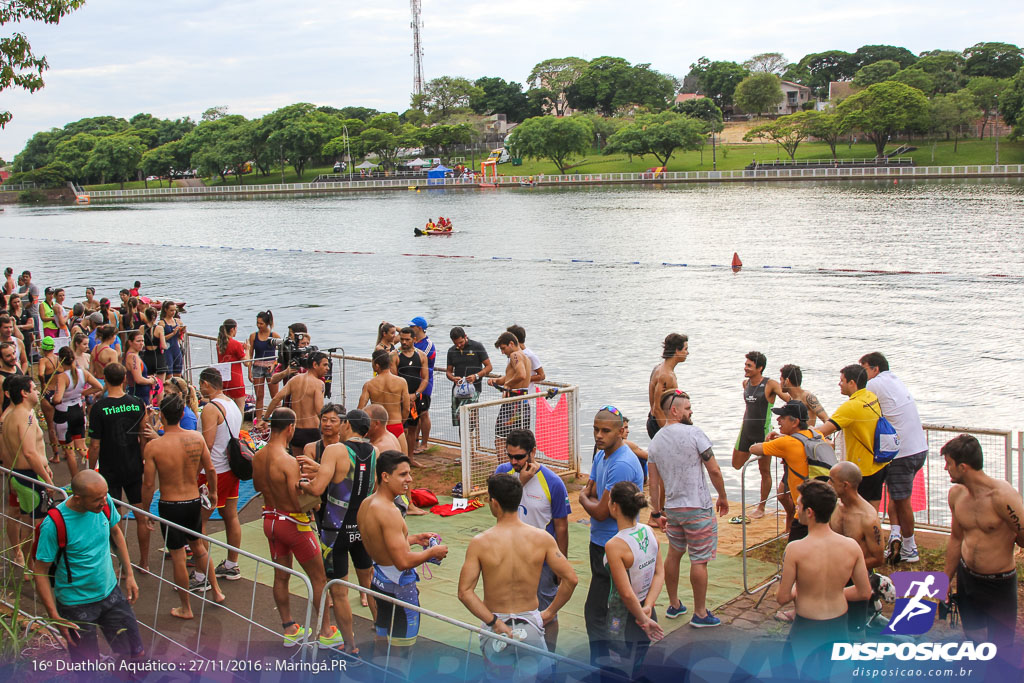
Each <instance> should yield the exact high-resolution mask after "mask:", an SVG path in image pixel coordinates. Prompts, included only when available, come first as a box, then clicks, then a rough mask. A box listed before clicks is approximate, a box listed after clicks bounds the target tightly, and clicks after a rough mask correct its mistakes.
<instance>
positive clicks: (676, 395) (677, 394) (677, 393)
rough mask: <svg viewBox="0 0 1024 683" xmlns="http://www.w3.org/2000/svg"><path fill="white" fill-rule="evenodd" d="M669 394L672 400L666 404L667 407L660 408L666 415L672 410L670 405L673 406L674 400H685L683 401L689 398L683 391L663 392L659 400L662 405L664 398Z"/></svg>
mask: <svg viewBox="0 0 1024 683" xmlns="http://www.w3.org/2000/svg"><path fill="white" fill-rule="evenodd" d="M670 393H671V395H672V400H671V401H669V402H668V405H667V406H664V407H663V408H662V410H663V411H664V412H666V413H667V412H668V411H670V410H672V405H673V404H674V403H675V402H676V399H677V398H685V399H687V400H689V398H690V395H689V394H687V393H686V392H685V391H680V390H679V389H669V390H668V391H665V392H663V393H662V394H661V400H662V403H664V401H665V398H666V397H667V396H668V395H669V394H670Z"/></svg>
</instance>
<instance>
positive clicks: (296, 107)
mask: <svg viewBox="0 0 1024 683" xmlns="http://www.w3.org/2000/svg"><path fill="white" fill-rule="evenodd" d="M396 118H397V117H396ZM263 124H264V125H265V126H266V127H267V129H268V130H270V131H271V132H270V134H269V135H268V136H267V145H268V146H269V147H270V148H271V150H275V151H278V154H279V155H281V156H283V157H284V158H285V159H287V160H288V163H289V164H291V165H292V168H294V169H295V174H296V176H297V177H298V178H299V179H300V180H301V179H302V174H303V172H304V171H305V169H306V166H307V165H308V164H309V162H310V161H312V160H313V159H314V158H318V157H319V156H320V155H321V153H322V150H323V147H324V145H325V144H326V143H327V141H328V140H330V139H331V138H334V137H337V136H338V134H339V133H340V132H341V120H340V119H339V118H338V117H337V116H333V115H331V114H325V113H324V112H321V111H317V110H316V107H315V106H314V105H312V104H309V103H308V102H300V103H297V104H291V105H288V106H287V107H282V108H281V109H278V110H276V111H273V112H271V113H270V114H267V115H266V116H264V117H263Z"/></svg>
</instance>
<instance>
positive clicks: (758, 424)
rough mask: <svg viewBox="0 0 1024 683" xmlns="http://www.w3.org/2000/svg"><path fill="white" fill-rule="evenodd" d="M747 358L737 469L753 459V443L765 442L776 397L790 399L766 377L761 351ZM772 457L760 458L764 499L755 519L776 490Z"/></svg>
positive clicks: (735, 459)
mask: <svg viewBox="0 0 1024 683" xmlns="http://www.w3.org/2000/svg"><path fill="white" fill-rule="evenodd" d="M745 358H746V360H744V361H743V375H744V377H745V379H744V380H743V401H744V404H745V405H746V408H745V409H744V411H743V426H742V427H741V428H740V435H739V438H737V439H736V445H735V447H734V448H733V451H732V466H733V467H735V468H736V469H740V468H742V467H743V464H744V463H745V462H747V460H748V459H749V458H750V446H751V445H753V444H755V443H761V442H763V441H764V438H765V436H766V435H767V434H768V428H769V427H770V426H771V421H770V417H771V414H770V413H769V412H768V409H769V408H771V407H772V405H773V404H774V403H775V397H776V396H778V397H781V398H782V400H783V401H789V394H787V393H785V392H784V391H783V390H782V387H781V386H779V383H778V382H776V381H775V380H773V379H768V378H767V377H765V376H764V374H763V373H764V368H765V366H766V365H768V359H767V358H765V355H764V354H763V353H761V352H760V351H751V352H750V353H748V354H747V355H746V357H745ZM770 468H771V459H770V458H761V459H760V460H758V461H757V469H758V470H759V471H760V472H761V499H760V501H758V503H757V507H756V508H755V509H754V511H753V512H751V513H750V518H751V519H760V518H761V517H764V506H765V505H766V504H767V502H768V496H769V494H771V492H772V473H771V469H770Z"/></svg>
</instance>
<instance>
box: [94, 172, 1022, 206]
mask: <svg viewBox="0 0 1024 683" xmlns="http://www.w3.org/2000/svg"><path fill="white" fill-rule="evenodd" d="M971 177H975V178H990V177H1024V164H972V165H970V166H910V167H908V166H889V167H886V166H880V167H833V168H765V169H760V168H759V169H749V170H748V169H737V170H731V171H667V172H663V173H648V172H641V173H572V174H564V175H546V174H544V175H532V176H525V175H503V176H498V177H496V178H488V179H487V181H486V182H487V183H493V184H494V185H497V186H509V187H513V186H519V185H520V184H522V183H533V184H535V185H538V186H547V187H557V186H560V185H586V184H601V183H608V184H620V183H621V184H629V183H650V182H664V183H685V182H737V181H747V180H871V179H889V178H895V179H903V178H907V179H928V178H971ZM482 181H483V179H482V178H480V177H479V176H477V177H476V178H475V179H473V180H469V179H468V178H417V179H412V180H410V179H402V178H372V179H363V180H352V181H351V182H347V181H345V182H328V183H270V184H265V185H213V186H203V187H154V188H149V189H135V190H92V191H88V195H89V197H90V199H91V200H94V201H95V200H104V199H132V198H150V197H156V198H164V197H198V196H231V195H273V194H289V193H332V192H344V191H366V190H370V191H373V190H403V189H421V188H451V189H455V188H474V187H479V186H480V183H481V182H482Z"/></svg>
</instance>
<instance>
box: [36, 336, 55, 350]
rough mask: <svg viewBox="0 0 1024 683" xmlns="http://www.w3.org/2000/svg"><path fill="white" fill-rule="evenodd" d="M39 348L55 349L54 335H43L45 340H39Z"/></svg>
mask: <svg viewBox="0 0 1024 683" xmlns="http://www.w3.org/2000/svg"><path fill="white" fill-rule="evenodd" d="M39 348H41V349H42V350H43V351H53V337H43V340H42V341H41V342H39Z"/></svg>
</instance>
